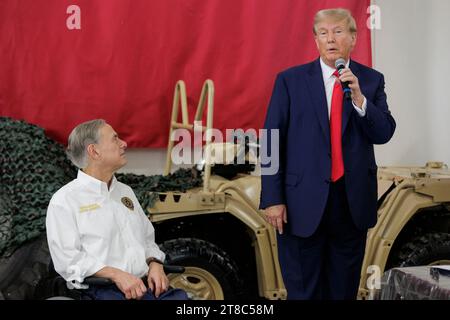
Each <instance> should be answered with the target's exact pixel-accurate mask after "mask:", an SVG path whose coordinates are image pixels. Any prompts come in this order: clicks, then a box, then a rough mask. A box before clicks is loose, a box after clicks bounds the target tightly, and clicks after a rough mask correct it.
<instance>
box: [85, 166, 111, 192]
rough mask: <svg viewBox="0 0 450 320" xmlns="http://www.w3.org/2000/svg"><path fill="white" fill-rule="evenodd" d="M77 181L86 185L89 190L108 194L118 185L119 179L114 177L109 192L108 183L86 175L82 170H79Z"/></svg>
mask: <svg viewBox="0 0 450 320" xmlns="http://www.w3.org/2000/svg"><path fill="white" fill-rule="evenodd" d="M77 180H78V181H80V182H81V183H82V184H83V185H85V186H86V187H87V188H88V189H89V190H91V191H93V192H95V193H98V194H108V193H109V192H111V191H112V190H113V189H114V187H115V185H116V184H117V179H116V177H115V176H113V178H112V181H111V186H110V188H109V190H108V185H107V184H106V182H103V181H100V180H98V179H96V178H94V177H93V176H90V175H88V174H86V173H84V172H83V171H82V170H78V175H77Z"/></svg>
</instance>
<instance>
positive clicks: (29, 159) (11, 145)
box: [0, 117, 202, 258]
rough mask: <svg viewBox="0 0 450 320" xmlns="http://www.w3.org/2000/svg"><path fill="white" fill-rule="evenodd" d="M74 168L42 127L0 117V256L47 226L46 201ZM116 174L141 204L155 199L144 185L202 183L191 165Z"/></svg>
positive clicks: (173, 186)
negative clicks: (170, 170) (168, 171)
mask: <svg viewBox="0 0 450 320" xmlns="http://www.w3.org/2000/svg"><path fill="white" fill-rule="evenodd" d="M76 172H77V170H76V168H75V167H74V166H73V165H72V164H71V163H70V161H69V160H67V158H66V155H65V152H64V148H63V146H62V145H61V144H59V143H57V142H55V141H53V140H52V139H50V138H48V137H47V136H46V135H45V133H44V130H43V129H42V128H40V127H38V126H35V125H31V124H28V123H26V122H23V121H17V120H13V119H10V118H4V117H0V258H1V257H8V256H10V255H11V254H12V253H13V252H14V250H15V249H17V248H18V247H19V246H20V245H22V244H23V243H24V242H26V241H28V240H31V239H35V238H37V237H38V236H39V235H40V234H42V233H43V232H45V214H46V210H47V206H48V202H49V201H50V199H51V197H52V195H53V194H54V193H55V192H56V191H57V190H58V189H59V188H61V187H62V186H63V185H64V184H66V183H68V182H69V181H71V180H73V179H74V178H75V177H76ZM117 178H118V180H120V181H122V182H124V183H126V184H128V185H130V186H131V187H132V188H133V189H134V191H135V192H136V196H137V197H138V200H139V202H140V203H141V205H142V207H143V208H146V207H148V206H151V205H152V204H153V203H154V201H155V200H156V195H151V194H149V193H148V192H147V191H169V190H179V191H185V190H186V189H188V188H191V187H196V186H199V185H201V183H202V180H201V177H200V174H199V172H197V171H196V170H195V169H180V170H178V171H176V172H174V173H173V174H171V175H169V176H167V177H163V176H161V175H156V176H144V175H135V174H118V175H117Z"/></svg>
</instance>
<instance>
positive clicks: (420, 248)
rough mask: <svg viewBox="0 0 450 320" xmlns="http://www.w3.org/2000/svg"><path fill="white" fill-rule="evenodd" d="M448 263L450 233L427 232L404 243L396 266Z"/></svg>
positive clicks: (449, 260)
mask: <svg viewBox="0 0 450 320" xmlns="http://www.w3.org/2000/svg"><path fill="white" fill-rule="evenodd" d="M449 263H450V234H449V233H442V232H434V233H428V234H425V235H423V236H420V237H417V238H415V239H413V240H412V241H410V242H407V243H406V244H404V245H403V246H402V247H401V248H400V250H399V254H398V261H397V264H396V266H399V267H409V266H420V265H435V264H449Z"/></svg>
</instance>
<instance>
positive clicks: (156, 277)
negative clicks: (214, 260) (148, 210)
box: [46, 120, 187, 300]
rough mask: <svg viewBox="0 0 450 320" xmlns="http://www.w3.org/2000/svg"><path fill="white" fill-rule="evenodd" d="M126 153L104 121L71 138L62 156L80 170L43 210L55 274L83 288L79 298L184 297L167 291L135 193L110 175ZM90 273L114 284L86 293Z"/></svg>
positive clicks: (159, 259)
mask: <svg viewBox="0 0 450 320" xmlns="http://www.w3.org/2000/svg"><path fill="white" fill-rule="evenodd" d="M126 147H127V144H126V142H125V141H123V140H120V139H119V137H118V135H117V133H116V132H115V131H114V129H113V128H112V127H111V126H110V125H109V124H107V123H106V122H105V121H104V120H92V121H88V122H85V123H82V124H80V125H78V126H77V127H76V128H75V129H73V131H72V132H71V134H70V136H69V141H68V147H67V155H68V156H69V158H70V160H71V161H72V162H73V163H74V164H75V165H76V166H77V167H78V168H80V170H79V171H78V176H77V178H76V179H75V180H73V181H71V182H70V183H68V184H66V185H65V186H63V187H62V188H61V189H60V190H58V191H57V192H56V193H55V194H54V195H53V197H52V199H51V201H50V204H49V207H48V210H47V219H46V226H47V240H48V245H49V248H50V254H51V257H52V260H53V264H54V266H55V270H56V272H58V273H59V274H60V275H61V276H62V277H63V278H64V279H65V280H66V281H67V283H68V286H69V287H70V288H77V289H87V290H83V292H85V293H86V294H87V295H88V296H89V297H90V298H93V299H144V300H155V299H178V300H181V299H187V295H186V293H185V292H184V291H183V290H180V289H172V290H168V288H169V280H168V279H167V276H166V274H165V273H164V270H163V266H162V261H164V258H165V254H164V253H163V252H162V251H161V250H160V249H159V247H158V245H157V244H156V243H155V230H154V228H153V225H152V224H151V222H150V220H149V219H148V218H147V217H146V215H145V214H144V212H143V210H142V208H141V206H140V205H139V202H138V200H137V198H136V196H135V194H134V192H133V190H132V189H131V188H130V187H129V186H127V185H125V184H123V183H121V182H119V181H117V180H116V178H115V177H114V173H115V172H116V171H117V170H118V169H119V168H121V167H122V166H124V165H125V164H126V162H127V159H126V157H125V149H126ZM92 275H93V276H96V277H103V278H109V279H111V280H112V281H113V282H114V284H113V285H109V286H92V285H90V286H89V288H87V286H86V285H84V284H83V283H82V282H83V280H84V278H86V277H88V276H92ZM145 276H146V277H147V283H148V288H147V287H146V285H145V284H144V281H143V280H142V278H143V279H144V280H145Z"/></svg>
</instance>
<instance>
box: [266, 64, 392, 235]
mask: <svg viewBox="0 0 450 320" xmlns="http://www.w3.org/2000/svg"><path fill="white" fill-rule="evenodd" d="M349 67H350V69H351V70H352V72H353V73H354V74H355V76H356V77H357V78H358V80H359V85H360V88H361V91H362V93H363V95H364V96H365V97H366V99H367V109H366V115H365V116H364V117H360V116H359V115H358V113H357V111H356V110H354V107H353V105H352V102H351V101H344V104H343V115H342V152H343V158H344V167H345V175H344V177H345V185H346V191H347V198H348V203H349V207H350V212H351V215H352V217H353V221H354V223H355V225H356V226H357V227H358V228H359V229H361V230H364V229H368V228H370V227H373V226H374V225H375V223H376V220H377V165H376V162H375V156H374V150H373V145H374V144H383V143H386V142H388V141H389V140H390V139H391V137H392V135H393V134H394V131H395V120H394V118H393V117H392V116H391V113H390V112H389V109H388V105H387V102H386V94H385V92H384V77H383V75H382V74H381V73H379V72H377V71H375V70H373V69H371V68H369V67H366V66H364V65H362V64H359V63H357V62H355V61H352V60H351V61H350V65H349ZM264 128H265V129H279V137H280V139H279V145H278V147H279V155H280V167H279V170H278V172H277V173H276V174H274V175H262V176H261V199H260V200H261V201H260V208H261V209H265V208H267V207H269V206H273V205H277V204H285V205H286V206H287V215H288V223H287V231H288V232H290V233H291V234H294V235H298V236H301V237H307V236H310V235H312V234H313V233H314V231H315V230H316V229H317V227H318V225H319V223H320V220H321V218H322V215H323V213H324V209H325V205H326V203H327V198H328V191H329V187H330V175H331V144H330V125H329V118H328V107H327V101H326V95H325V87H324V83H323V77H322V70H321V67H320V60H319V59H317V60H315V61H313V62H311V63H308V64H304V65H300V66H296V67H293V68H290V69H288V70H286V71H283V72H281V73H280V74H278V76H277V79H276V81H275V86H274V89H273V93H272V98H271V100H270V104H269V107H268V110H267V116H266V121H265V125H264ZM268 136H269V137H268V138H267V139H264V140H263V141H262V154H269V155H270V154H271V153H272V152H274V151H276V150H271V147H270V142H271V141H270V135H268ZM269 165H270V164H268V165H262V166H263V167H264V166H269ZM285 229H286V228H285Z"/></svg>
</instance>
